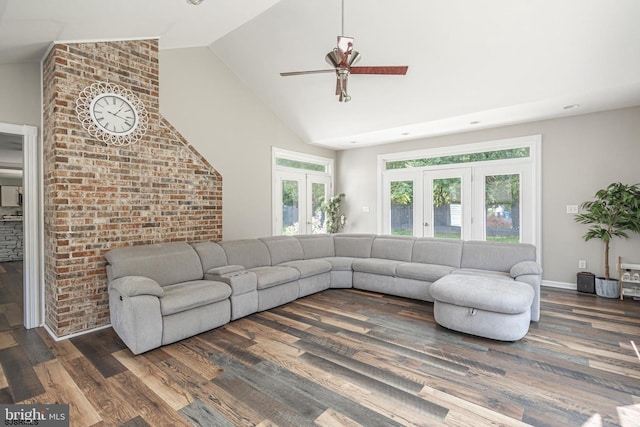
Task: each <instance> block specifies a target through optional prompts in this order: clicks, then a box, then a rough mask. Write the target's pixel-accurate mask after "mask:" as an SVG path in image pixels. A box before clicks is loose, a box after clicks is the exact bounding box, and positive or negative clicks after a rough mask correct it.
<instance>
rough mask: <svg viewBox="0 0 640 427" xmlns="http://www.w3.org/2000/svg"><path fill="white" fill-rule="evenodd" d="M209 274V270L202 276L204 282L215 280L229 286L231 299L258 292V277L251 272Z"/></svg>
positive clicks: (243, 270)
mask: <svg viewBox="0 0 640 427" xmlns="http://www.w3.org/2000/svg"><path fill="white" fill-rule="evenodd" d="M212 270H215V269H212ZM210 272H211V270H209V271H208V272H207V273H206V274H205V275H204V278H205V280H215V281H218V282H223V283H226V284H227V285H229V286H231V296H232V298H233V296H236V295H242V294H246V293H248V292H256V291H257V290H258V277H257V276H256V273H254V272H253V271H247V270H245V269H242V270H238V271H233V272H231V273H226V274H211V273H210Z"/></svg>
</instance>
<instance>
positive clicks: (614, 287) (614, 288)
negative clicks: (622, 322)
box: [596, 277, 620, 298]
mask: <svg viewBox="0 0 640 427" xmlns="http://www.w3.org/2000/svg"><path fill="white" fill-rule="evenodd" d="M596 294H597V295H598V296H601V297H604V298H620V282H618V280H616V279H610V280H607V279H605V278H603V277H596Z"/></svg>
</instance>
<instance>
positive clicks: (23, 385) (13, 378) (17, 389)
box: [0, 346, 45, 403]
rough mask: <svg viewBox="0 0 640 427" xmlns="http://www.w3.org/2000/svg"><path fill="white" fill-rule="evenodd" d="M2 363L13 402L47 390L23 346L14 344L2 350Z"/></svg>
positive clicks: (0, 361) (0, 360)
mask: <svg viewBox="0 0 640 427" xmlns="http://www.w3.org/2000/svg"><path fill="white" fill-rule="evenodd" d="M0 363H1V364H2V370H3V371H4V374H5V376H6V377H7V382H8V383H9V390H10V392H11V396H12V397H13V403H18V402H22V401H23V400H26V399H30V398H32V397H35V396H38V395H40V394H43V393H44V392H45V390H44V387H43V386H42V383H41V382H40V380H39V379H38V375H37V374H36V373H35V371H34V370H33V367H32V366H31V363H29V358H28V357H27V354H26V353H25V351H24V349H23V348H22V347H20V346H14V347H8V348H4V349H2V350H0Z"/></svg>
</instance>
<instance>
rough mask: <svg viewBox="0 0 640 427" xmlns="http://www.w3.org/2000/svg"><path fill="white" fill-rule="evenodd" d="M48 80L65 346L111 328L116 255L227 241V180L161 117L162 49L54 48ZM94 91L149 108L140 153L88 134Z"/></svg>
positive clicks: (52, 224)
mask: <svg viewBox="0 0 640 427" xmlns="http://www.w3.org/2000/svg"><path fill="white" fill-rule="evenodd" d="M43 79H44V82H43V86H44V105H43V109H44V126H43V135H44V136H43V137H44V148H43V152H44V159H43V163H44V195H45V200H44V212H45V213H44V216H45V220H44V222H45V224H44V232H45V323H46V324H47V326H48V327H49V328H50V329H51V330H52V331H53V332H54V333H56V334H57V335H58V336H64V335H68V334H70V333H75V332H80V331H83V330H87V329H91V328H95V327H99V326H102V325H106V324H108V323H109V305H108V295H107V281H106V273H105V261H104V253H105V252H106V251H108V250H109V249H111V248H114V247H119V246H130V245H138V244H146V243H157V242H164V241H180V240H186V241H201V240H220V239H221V238H222V177H221V176H220V175H219V174H218V172H216V171H215V170H214V169H213V168H212V167H211V165H210V164H209V163H208V162H207V161H206V160H205V159H204V158H202V156H200V155H199V154H198V152H197V151H196V150H195V149H194V148H193V147H192V146H190V145H189V144H188V142H187V141H185V140H184V138H182V137H181V136H180V134H179V133H178V132H177V131H176V130H175V129H174V128H173V127H172V126H171V125H170V124H169V123H168V122H167V121H166V120H165V119H164V118H162V117H161V116H160V113H159V100H158V94H159V87H158V86H159V80H158V45H157V40H143V41H140V40H138V41H124V42H103V43H77V44H57V45H55V46H54V47H53V49H52V51H51V52H50V53H49V55H48V56H47V58H46V60H45V62H44V64H43ZM96 81H109V82H111V83H116V84H119V85H121V86H124V87H125V88H127V89H129V90H131V91H133V92H134V93H135V94H136V95H137V96H138V97H139V98H140V99H141V101H142V102H143V103H144V104H145V107H146V109H147V112H148V113H149V130H148V131H147V133H146V135H145V137H144V138H143V139H142V140H140V141H139V142H138V143H137V144H134V145H131V146H128V147H114V146H108V145H105V144H104V143H102V142H99V141H97V140H95V139H93V138H92V137H91V136H90V135H89V134H88V133H87V132H86V131H85V130H84V129H83V128H82V126H81V124H80V122H79V121H78V119H77V116H76V112H75V105H76V99H77V97H78V95H79V93H80V92H81V91H82V90H83V89H84V88H85V87H87V86H89V85H90V84H92V83H94V82H96Z"/></svg>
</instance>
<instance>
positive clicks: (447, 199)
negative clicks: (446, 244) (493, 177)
mask: <svg viewBox="0 0 640 427" xmlns="http://www.w3.org/2000/svg"><path fill="white" fill-rule="evenodd" d="M471 194H472V192H471V169H470V168H452V169H441V170H432V171H425V172H424V209H423V212H424V218H423V219H424V221H423V224H422V225H423V232H422V236H424V237H438V238H443V239H464V240H469V239H471V231H472V230H471V224H472V220H471V218H472V216H471V208H472V198H471Z"/></svg>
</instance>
